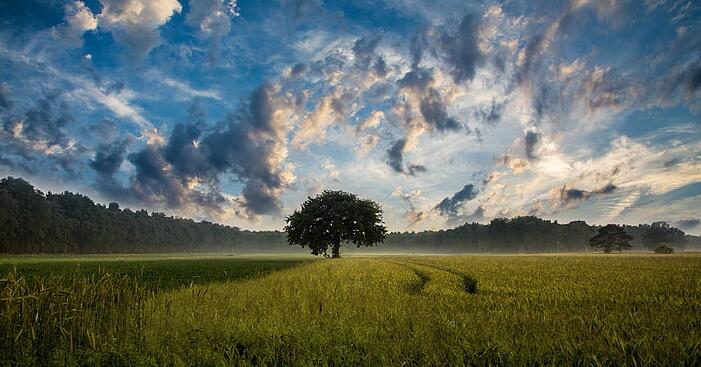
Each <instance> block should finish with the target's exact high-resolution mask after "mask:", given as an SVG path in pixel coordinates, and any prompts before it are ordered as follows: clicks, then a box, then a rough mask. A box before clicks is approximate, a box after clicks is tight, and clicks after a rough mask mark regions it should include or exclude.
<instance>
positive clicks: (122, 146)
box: [90, 138, 131, 176]
mask: <svg viewBox="0 0 701 367" xmlns="http://www.w3.org/2000/svg"><path fill="white" fill-rule="evenodd" d="M129 144H131V139H130V138H125V139H122V140H121V141H117V142H112V143H109V144H101V145H99V146H98V147H97V150H96V152H95V158H94V159H93V160H92V161H90V167H92V168H93V169H94V170H95V171H96V172H97V173H99V174H100V175H102V176H112V175H114V174H115V173H117V171H119V167H120V166H121V165H122V162H124V159H125V158H126V155H127V147H128V146H129Z"/></svg>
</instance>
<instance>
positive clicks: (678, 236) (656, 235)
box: [642, 222, 686, 252]
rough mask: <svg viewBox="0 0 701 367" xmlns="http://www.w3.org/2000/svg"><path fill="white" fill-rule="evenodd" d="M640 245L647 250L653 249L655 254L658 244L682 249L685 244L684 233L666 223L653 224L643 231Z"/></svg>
mask: <svg viewBox="0 0 701 367" xmlns="http://www.w3.org/2000/svg"><path fill="white" fill-rule="evenodd" d="M642 244H643V245H644V246H646V247H648V248H651V249H655V252H657V250H656V249H657V246H659V245H660V244H666V245H667V246H676V247H679V248H683V247H684V245H685V244H686V238H685V236H684V232H682V231H681V230H679V229H677V228H674V227H670V226H669V224H667V223H666V222H655V223H652V225H650V227H649V228H648V229H647V230H646V231H645V235H644V236H643V239H642Z"/></svg>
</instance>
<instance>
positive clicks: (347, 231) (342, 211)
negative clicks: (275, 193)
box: [285, 190, 387, 258]
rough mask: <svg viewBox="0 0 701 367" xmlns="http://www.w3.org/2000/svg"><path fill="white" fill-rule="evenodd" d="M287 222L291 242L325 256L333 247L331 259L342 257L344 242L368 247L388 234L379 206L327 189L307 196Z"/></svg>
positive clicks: (379, 241) (288, 240) (286, 227)
mask: <svg viewBox="0 0 701 367" xmlns="http://www.w3.org/2000/svg"><path fill="white" fill-rule="evenodd" d="M286 221H287V225H286V226H285V232H287V242H288V244H289V245H291V246H294V245H298V246H302V247H309V248H310V249H311V250H312V254H314V255H321V254H323V255H324V256H328V250H329V249H330V250H331V257H332V258H339V257H341V252H340V247H341V244H342V243H344V242H345V243H354V244H355V245H356V247H360V246H366V247H369V246H373V245H375V244H378V243H381V242H383V241H384V239H385V236H386V235H387V228H385V226H384V223H383V222H382V208H381V207H380V205H379V204H378V203H376V202H374V201H372V200H364V199H360V198H359V197H358V196H356V195H355V194H351V193H347V192H343V191H329V190H326V191H324V192H322V193H321V194H319V195H317V196H315V197H313V198H311V197H310V198H308V199H307V200H306V201H305V202H304V203H302V206H301V208H300V209H299V210H295V211H294V213H292V214H290V216H288V217H287V219H286Z"/></svg>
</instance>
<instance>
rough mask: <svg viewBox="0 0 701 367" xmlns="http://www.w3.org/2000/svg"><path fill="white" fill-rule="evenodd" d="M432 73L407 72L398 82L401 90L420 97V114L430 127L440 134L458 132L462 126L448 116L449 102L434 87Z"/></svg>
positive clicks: (420, 71) (419, 70)
mask: <svg viewBox="0 0 701 367" xmlns="http://www.w3.org/2000/svg"><path fill="white" fill-rule="evenodd" d="M433 83H434V79H433V76H432V75H431V72H429V71H428V70H426V69H416V70H411V71H409V72H407V73H406V74H405V75H404V77H403V78H401V79H399V81H397V85H398V86H399V88H400V89H404V90H408V91H410V92H411V93H413V94H415V95H416V96H418V97H419V106H418V109H419V112H420V113H421V116H422V117H423V119H424V121H426V124H428V126H429V127H430V128H432V129H434V130H436V131H438V132H444V131H448V130H451V131H457V130H460V129H461V128H462V125H461V124H460V123H459V122H458V121H457V120H456V119H454V118H452V117H450V116H449V115H448V108H447V102H446V101H445V98H444V97H443V96H442V95H441V94H440V93H439V91H438V90H437V89H435V88H433V87H432V85H433Z"/></svg>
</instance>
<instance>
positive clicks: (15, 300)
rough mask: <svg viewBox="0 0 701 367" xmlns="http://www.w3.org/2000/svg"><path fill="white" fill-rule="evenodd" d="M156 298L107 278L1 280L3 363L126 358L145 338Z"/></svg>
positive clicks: (124, 280)
mask: <svg viewBox="0 0 701 367" xmlns="http://www.w3.org/2000/svg"><path fill="white" fill-rule="evenodd" d="M151 295H152V292H151V291H149V290H147V289H145V288H144V287H143V286H142V285H141V284H139V282H138V281H136V280H134V279H133V278H131V277H128V276H114V275H112V274H111V273H109V272H105V271H103V272H99V273H96V274H92V275H76V276H68V277H47V278H29V279H28V278H23V277H21V276H20V275H18V274H17V273H16V272H11V273H10V274H9V275H8V277H7V278H6V279H2V280H0V316H1V317H0V339H1V342H0V354H2V355H3V356H4V357H3V359H4V360H5V362H10V363H13V364H15V363H17V364H38V363H41V362H45V361H54V362H58V361H62V360H63V361H66V360H68V359H73V358H76V357H77V358H80V359H89V358H92V356H93V355H105V354H111V353H119V352H121V353H123V352H124V351H126V350H128V349H130V348H131V347H132V346H136V345H138V343H135V341H138V340H139V339H140V338H141V334H142V333H141V332H142V328H143V326H144V325H143V320H144V314H143V312H144V307H143V306H144V302H145V301H146V300H147V299H149V298H150V297H151Z"/></svg>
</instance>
